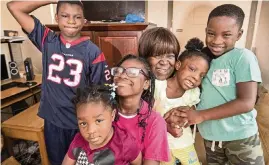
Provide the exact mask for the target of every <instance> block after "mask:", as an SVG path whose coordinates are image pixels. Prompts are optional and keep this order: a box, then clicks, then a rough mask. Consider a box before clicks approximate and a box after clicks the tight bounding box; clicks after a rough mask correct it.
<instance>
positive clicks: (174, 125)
mask: <svg viewBox="0 0 269 165" xmlns="http://www.w3.org/2000/svg"><path fill="white" fill-rule="evenodd" d="M164 119H165V121H166V124H167V132H169V133H170V134H171V135H172V136H174V137H180V136H182V134H183V128H186V127H188V126H190V125H193V124H199V123H201V122H203V118H202V115H201V112H200V111H196V110H195V108H194V106H193V107H189V106H181V107H176V108H173V109H171V110H170V111H168V112H166V113H165V114H164Z"/></svg>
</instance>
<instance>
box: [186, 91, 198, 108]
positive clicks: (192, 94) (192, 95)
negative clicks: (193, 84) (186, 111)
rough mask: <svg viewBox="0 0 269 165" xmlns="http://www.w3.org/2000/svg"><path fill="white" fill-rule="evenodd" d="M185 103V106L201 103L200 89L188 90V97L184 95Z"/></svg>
mask: <svg viewBox="0 0 269 165" xmlns="http://www.w3.org/2000/svg"><path fill="white" fill-rule="evenodd" d="M183 101H184V102H185V103H184V105H187V106H190V107H191V106H193V105H196V104H198V103H199V102H200V89H199V88H198V87H197V88H193V89H190V90H188V93H187V95H184V98H183Z"/></svg>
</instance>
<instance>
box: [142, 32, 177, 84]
mask: <svg viewBox="0 0 269 165" xmlns="http://www.w3.org/2000/svg"><path fill="white" fill-rule="evenodd" d="M138 52H139V56H141V57H144V58H146V59H147V60H148V61H149V64H150V67H151V70H152V72H153V73H154V75H155V77H156V79H158V80H166V79H168V78H169V77H171V76H172V75H173V73H174V70H175V63H176V60H177V57H178V54H179V52H180V46H179V43H178V40H177V38H176V36H175V35H174V34H173V33H172V32H171V31H170V30H169V29H166V28H163V27H155V28H152V29H149V30H146V31H145V32H144V33H142V35H141V37H140V39H139V45H138Z"/></svg>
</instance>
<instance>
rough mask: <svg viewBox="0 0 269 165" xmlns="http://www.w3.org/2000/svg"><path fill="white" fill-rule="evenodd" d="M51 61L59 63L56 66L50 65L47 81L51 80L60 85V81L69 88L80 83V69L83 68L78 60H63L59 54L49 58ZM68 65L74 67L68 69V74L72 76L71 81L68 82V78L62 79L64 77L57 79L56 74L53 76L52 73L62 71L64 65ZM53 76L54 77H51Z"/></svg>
mask: <svg viewBox="0 0 269 165" xmlns="http://www.w3.org/2000/svg"><path fill="white" fill-rule="evenodd" d="M51 59H52V60H53V61H59V63H58V65H57V64H50V65H49V75H48V78H47V79H48V80H51V81H53V82H56V83H58V84H61V83H62V79H63V82H64V83H65V84H66V85H67V86H70V87H75V86H77V85H78V84H79V83H80V79H81V72H82V68H83V64H82V62H81V61H80V60H77V59H73V58H70V59H68V60H66V61H65V60H64V57H63V56H62V55H59V54H53V55H52V56H51ZM66 64H67V65H69V66H72V65H73V66H75V67H74V68H75V69H70V72H69V74H70V75H72V76H74V79H73V81H72V80H70V78H64V77H59V76H58V75H57V74H53V72H54V71H58V72H60V71H62V70H63V69H64V67H65V65H66ZM53 75H54V76H53Z"/></svg>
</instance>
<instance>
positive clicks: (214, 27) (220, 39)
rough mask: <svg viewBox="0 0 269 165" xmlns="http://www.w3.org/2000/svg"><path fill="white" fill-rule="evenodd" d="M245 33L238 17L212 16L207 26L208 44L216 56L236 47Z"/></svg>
mask: <svg viewBox="0 0 269 165" xmlns="http://www.w3.org/2000/svg"><path fill="white" fill-rule="evenodd" d="M242 34H243V31H242V30H240V27H239V25H238V23H237V22H236V19H235V18H233V17H227V16H218V17H212V18H211V19H210V20H209V21H208V24H207V28H206V45H207V47H208V48H209V49H210V51H211V52H212V53H213V54H214V55H215V56H221V55H222V54H224V53H226V52H228V51H229V50H231V49H233V48H234V45H235V42H236V41H238V40H239V39H240V38H241V36H242Z"/></svg>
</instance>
